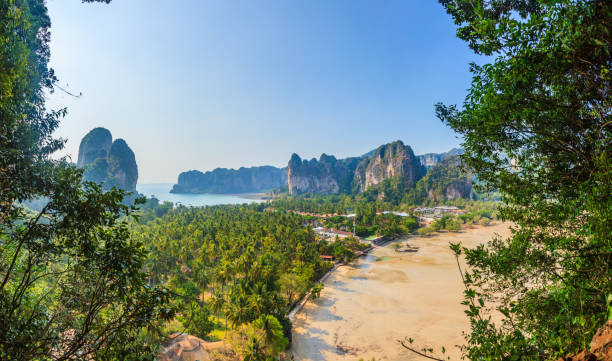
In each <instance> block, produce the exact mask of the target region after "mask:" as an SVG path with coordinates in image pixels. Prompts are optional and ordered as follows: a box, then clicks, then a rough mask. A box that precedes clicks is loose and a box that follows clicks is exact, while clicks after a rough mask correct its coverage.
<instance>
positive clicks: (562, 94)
mask: <svg viewBox="0 0 612 361" xmlns="http://www.w3.org/2000/svg"><path fill="white" fill-rule="evenodd" d="M440 3H441V4H442V5H443V6H444V8H445V9H446V11H447V12H448V13H449V14H450V15H451V16H452V18H453V20H454V21H455V24H456V25H457V27H458V28H457V36H458V37H459V38H461V39H463V40H465V41H466V42H468V43H469V46H470V48H471V49H473V50H474V52H475V53H476V54H480V55H485V56H487V58H486V60H487V61H490V63H488V64H484V65H477V64H471V71H472V73H473V81H472V86H471V88H470V89H469V91H468V94H467V96H466V98H465V102H464V104H463V106H462V107H457V106H444V105H441V104H438V105H437V114H438V116H439V117H440V119H441V120H442V121H444V122H445V123H446V124H448V125H449V126H450V127H452V128H453V129H454V130H455V131H456V132H457V133H459V134H461V136H463V137H464V143H463V145H462V146H463V148H464V149H465V154H464V155H463V156H462V159H463V161H464V162H465V165H466V166H467V167H469V169H472V170H473V171H474V172H475V174H476V175H477V177H478V179H479V182H481V183H482V186H483V188H485V190H498V191H499V192H500V194H501V199H502V201H503V206H501V207H500V209H499V213H500V217H501V218H502V219H506V220H510V221H512V222H514V223H515V224H516V229H515V232H514V233H513V236H512V237H510V238H508V239H494V240H493V241H491V242H490V243H489V244H488V245H486V246H484V245H483V246H481V247H478V248H476V249H462V248H461V247H460V245H454V246H453V249H454V250H455V252H457V254H460V253H464V254H465V256H466V257H467V261H468V264H469V266H470V268H469V270H468V271H467V272H465V274H464V277H465V278H464V279H465V284H466V291H465V302H464V304H465V305H466V307H467V309H466V312H467V314H468V316H469V317H470V321H471V332H469V333H468V334H467V337H466V344H465V345H464V346H463V350H464V353H465V356H467V357H468V358H470V359H472V360H548V359H555V358H557V357H565V356H567V355H570V354H574V353H576V352H578V351H579V350H581V349H586V348H587V345H588V344H589V342H590V340H591V338H592V337H593V335H594V333H595V331H596V330H597V329H598V328H599V327H600V326H601V325H602V324H603V323H604V322H605V321H606V320H607V319H608V317H609V313H608V309H609V308H610V304H609V302H610V301H611V300H612V297H611V294H612V267H610V264H611V261H612V182H611V179H612V158H611V155H612V92H611V89H612V73H611V69H612V54H611V52H612V45H611V44H612V30H611V29H612V2H611V1H605V0H577V1H565V0H556V1H536V0H523V1H504V0H502V1H484V0H477V1H473V0H440ZM497 315H500V318H501V319H500V320H498V321H494V320H495V319H497V318H498V317H497ZM491 316H494V317H493V318H491Z"/></svg>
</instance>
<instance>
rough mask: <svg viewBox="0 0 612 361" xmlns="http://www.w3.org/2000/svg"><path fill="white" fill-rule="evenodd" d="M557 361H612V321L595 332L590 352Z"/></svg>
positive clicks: (582, 352)
mask: <svg viewBox="0 0 612 361" xmlns="http://www.w3.org/2000/svg"><path fill="white" fill-rule="evenodd" d="M557 361H612V320H608V322H606V323H605V324H604V325H603V326H602V327H601V328H600V329H599V330H597V332H595V335H594V336H593V339H592V340H591V344H590V345H589V349H588V350H583V351H581V352H580V353H578V354H577V355H575V356H569V357H565V358H560V359H558V360H557Z"/></svg>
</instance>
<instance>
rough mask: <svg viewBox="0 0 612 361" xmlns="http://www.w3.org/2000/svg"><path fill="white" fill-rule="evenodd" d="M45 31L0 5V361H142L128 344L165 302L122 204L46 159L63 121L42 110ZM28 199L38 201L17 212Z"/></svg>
mask: <svg viewBox="0 0 612 361" xmlns="http://www.w3.org/2000/svg"><path fill="white" fill-rule="evenodd" d="M89 2H91V1H89ZM106 2H108V1H106ZM50 24H51V22H50V19H49V17H48V15H47V9H46V7H45V2H44V1H43V0H0V44H1V45H0V359H2V360H49V359H54V360H67V359H86V358H88V357H92V358H94V359H146V358H149V359H151V358H153V357H154V353H155V352H156V351H157V350H156V347H155V345H151V344H145V343H140V342H138V341H137V340H136V335H137V334H138V332H139V330H141V329H142V327H144V326H146V325H149V324H150V323H151V322H152V320H154V319H157V318H158V317H159V316H160V314H161V313H164V312H165V311H164V310H163V309H161V307H162V305H163V303H164V302H165V299H166V296H165V293H164V292H163V290H161V289H158V288H154V287H149V286H148V284H147V282H146V278H145V275H144V274H143V272H142V268H143V261H144V259H145V254H144V252H143V247H142V244H141V243H139V242H137V241H134V240H132V239H131V238H130V235H129V232H128V228H127V225H126V223H125V220H124V219H125V218H124V216H126V215H129V214H130V213H131V212H132V209H131V208H128V207H125V206H123V205H122V204H121V201H122V199H123V197H124V196H125V193H124V192H122V191H118V190H111V191H110V192H107V193H103V192H102V191H101V189H100V187H99V186H98V185H96V184H93V183H85V184H83V183H82V171H81V170H79V169H76V168H75V167H73V166H71V165H69V164H68V163H67V162H66V161H65V160H63V159H62V160H52V159H51V158H50V156H51V155H52V154H53V153H54V152H55V151H57V150H59V149H61V148H62V147H63V144H64V143H63V141H62V140H59V139H56V138H53V136H52V134H53V131H54V130H55V129H56V128H57V126H58V124H59V120H60V118H61V117H62V116H63V115H64V114H65V112H66V111H65V109H61V110H58V111H49V110H48V109H47V108H46V107H45V92H52V91H53V89H54V83H55V82H56V77H55V75H54V72H53V70H52V69H50V68H48V66H47V64H48V61H49V56H50V51H49V41H50V33H49V27H50ZM35 199H48V200H49V201H48V202H44V203H45V205H44V206H42V210H41V211H40V212H38V213H32V212H30V211H28V210H26V209H24V208H23V207H22V205H21V203H22V202H24V201H28V200H35Z"/></svg>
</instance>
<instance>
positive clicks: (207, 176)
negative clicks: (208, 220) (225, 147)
mask: <svg viewBox="0 0 612 361" xmlns="http://www.w3.org/2000/svg"><path fill="white" fill-rule="evenodd" d="M286 184H287V171H286V169H281V168H276V167H272V166H263V167H251V168H244V167H243V168H240V169H227V168H217V169H215V170H213V171H208V172H206V173H202V172H200V171H197V170H191V171H188V172H183V173H181V174H179V177H178V183H177V184H175V185H174V187H173V188H172V190H171V191H170V192H171V193H254V192H264V191H269V190H272V189H275V188H279V187H283V186H285V185H286Z"/></svg>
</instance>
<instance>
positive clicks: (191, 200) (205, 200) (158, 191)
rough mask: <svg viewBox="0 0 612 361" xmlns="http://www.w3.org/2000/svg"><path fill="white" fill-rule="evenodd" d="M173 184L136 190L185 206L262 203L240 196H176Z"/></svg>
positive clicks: (159, 184) (145, 186) (138, 186)
mask: <svg viewBox="0 0 612 361" xmlns="http://www.w3.org/2000/svg"><path fill="white" fill-rule="evenodd" d="M170 189H172V183H155V184H137V185H136V190H137V191H138V193H142V194H144V195H145V196H147V197H151V196H155V198H157V199H159V200H160V201H167V202H172V203H174V204H177V203H180V204H182V205H185V206H194V207H199V206H214V205H217V204H243V203H253V202H261V200H258V199H248V198H244V197H241V196H240V194H175V193H170Z"/></svg>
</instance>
